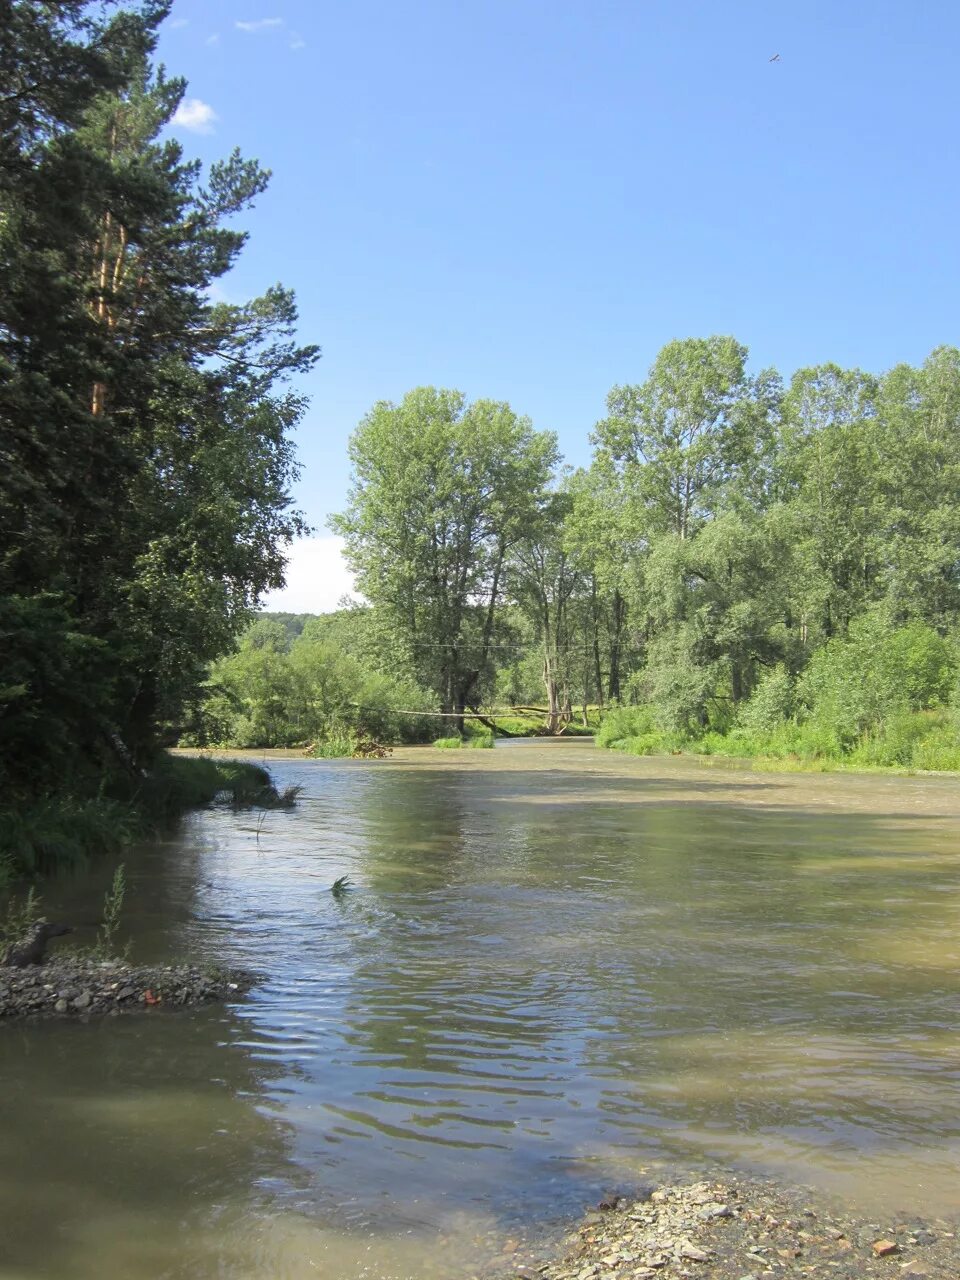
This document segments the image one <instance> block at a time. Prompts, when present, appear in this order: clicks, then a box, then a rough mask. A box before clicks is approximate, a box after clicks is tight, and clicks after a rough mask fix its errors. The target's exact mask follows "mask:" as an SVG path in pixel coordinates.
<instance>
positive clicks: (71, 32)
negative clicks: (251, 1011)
mask: <svg viewBox="0 0 960 1280" xmlns="http://www.w3.org/2000/svg"><path fill="white" fill-rule="evenodd" d="M168 9H169V4H167V3H161V2H157V0H154V2H147V3H141V4H124V5H117V4H115V3H106V4H93V3H85V2H84V0H58V2H57V3H56V4H53V3H48V2H47V0H17V3H15V4H9V3H7V4H4V5H0V654H2V665H0V879H2V875H3V871H4V867H6V868H7V869H8V870H9V869H10V868H13V869H14V870H15V871H22V870H29V869H30V868H32V867H34V866H38V865H42V864H43V863H44V862H45V861H49V860H50V858H51V857H55V856H59V855H61V854H63V853H64V851H65V850H66V851H68V852H69V851H72V852H74V853H78V852H82V851H83V849H85V848H87V847H95V846H98V845H100V844H102V843H103V842H104V841H105V840H107V839H108V838H110V837H111V836H112V834H113V833H115V832H116V831H117V830H118V829H120V828H121V827H122V826H123V825H124V824H125V823H126V824H127V825H128V826H129V825H130V822H131V821H132V818H131V815H132V814H133V809H131V807H130V805H131V802H137V803H139V802H140V801H142V800H143V797H144V795H145V793H146V791H148V790H149V789H150V787H151V786H152V787H153V788H154V790H155V791H156V790H157V789H158V788H159V790H160V791H161V792H162V793H163V794H162V795H160V796H156V795H155V796H154V797H153V803H154V804H157V805H159V806H160V807H161V808H163V807H164V806H166V805H168V804H175V797H174V796H172V795H171V794H170V791H171V788H172V787H174V786H175V785H176V784H175V781H174V780H173V779H172V778H171V777H167V778H166V781H165V782H164V784H163V785H162V786H161V785H160V783H159V782H158V772H162V771H163V770H162V759H163V757H162V756H161V755H160V748H161V747H162V745H163V743H164V742H165V741H173V740H175V737H176V731H177V730H176V726H178V725H179V721H180V717H181V708H182V706H183V704H184V701H185V700H186V699H188V697H190V696H192V695H193V693H194V691H195V689H196V687H197V685H198V683H199V682H200V681H202V679H203V678H204V676H205V673H206V667H207V664H208V663H209V662H210V661H211V660H212V659H213V658H215V657H216V656H218V655H219V654H221V653H223V652H224V651H225V650H228V649H230V648H231V647H232V644H233V642H234V639H235V637H236V634H237V632H238V631H239V630H241V629H242V627H243V626H244V625H245V624H246V622H247V621H248V620H249V617H250V610H251V608H252V607H253V606H255V604H256V602H257V600H258V598H259V596H260V594H261V593H262V592H263V591H264V590H266V589H268V588H270V587H273V586H277V585H278V584H280V583H281V582H282V580H283V565H284V558H283V548H284V545H285V543H287V542H289V540H290V539H291V538H292V537H294V536H295V535H296V534H298V533H299V532H301V531H302V530H303V528H304V526H303V522H302V520H301V519H300V517H299V516H298V515H297V513H296V512H295V511H293V510H292V509H291V506H290V499H289V490H290V486H291V483H292V481H293V479H294V477H295V475H296V466H295V461H294V455H293V449H292V444H291V438H290V437H291V431H292V428H293V427H294V426H295V424H296V423H297V421H298V420H299V418H300V417H301V415H302V412H303V408H304V405H303V402H302V400H301V398H300V397H299V396H298V395H296V394H295V393H293V392H292V391H291V390H290V387H289V385H288V383H289V379H290V378H291V377H292V376H295V375H298V374H300V373H302V372H303V371H304V370H306V369H307V368H309V367H310V365H311V364H312V363H313V362H314V360H315V358H316V355H317V352H316V349H315V348H313V347H309V346H301V345H299V344H298V342H297V340H296V337H295V334H294V326H295V323H296V308H295V304H294V299H293V295H292V294H291V293H290V292H289V291H287V290H286V289H284V288H282V287H279V286H277V287H275V288H271V289H269V290H268V291H267V292H266V293H265V294H264V295H263V296H262V297H259V298H255V299H253V300H252V301H250V302H247V303H239V304H234V303H227V302H223V301H218V300H216V298H217V295H216V293H215V292H214V290H213V286H214V285H215V283H216V281H217V280H218V279H219V278H220V277H222V276H223V275H224V274H225V273H226V272H228V271H229V270H230V269H231V267H232V266H233V265H234V263H235V262H236V260H237V257H238V255H239V253H240V252H241V250H242V248H243V245H244V242H245V239H246V237H245V234H244V232H243V231H242V230H239V229H237V227H236V225H235V219H236V218H237V216H238V215H242V214H243V212H244V211H245V210H246V209H248V208H249V207H250V205H251V204H252V203H253V202H254V201H255V200H256V199H257V197H258V196H259V195H260V194H261V193H262V192H263V191H264V189H265V187H266V183H267V178H268V175H267V173H266V172H265V171H264V170H263V169H261V168H260V166H259V165H258V164H257V163H256V162H255V161H252V160H247V159H244V158H243V157H242V156H241V155H240V154H239V153H238V152H234V153H233V154H232V155H230V156H229V157H228V158H227V159H226V160H224V161H223V162H222V163H219V164H214V165H213V166H212V167H210V168H209V169H208V170H206V171H204V170H203V169H202V168H201V166H200V165H199V163H197V162H195V161H193V160H190V159H188V158H186V157H185V156H184V154H183V152H182V150H181V147H180V145H179V144H178V143H177V142H176V141H175V140H174V139H173V138H172V137H170V136H169V134H168V133H167V132H165V127H166V126H167V125H168V123H169V122H170V121H171V119H172V117H173V115H174V113H175V111H176V109H177V106H178V104H179V103H180V101H181V100H182V97H183V94H184V89H185V85H184V82H183V81H182V80H180V79H169V78H167V77H166V76H165V75H164V73H163V72H162V70H157V69H155V68H154V67H152V65H151V58H152V54H153V51H154V48H155V44H156V38H157V30H158V26H159V24H160V22H161V21H162V20H163V18H164V17H165V16H166V14H167V12H168ZM182 772H183V771H182V770H181V771H180V773H181V774H182ZM208 772H209V771H208ZM178 776H179V775H178ZM215 781H216V780H214V782H215ZM135 807H136V806H135Z"/></svg>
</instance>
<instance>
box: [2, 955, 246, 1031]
mask: <svg viewBox="0 0 960 1280" xmlns="http://www.w3.org/2000/svg"><path fill="white" fill-rule="evenodd" d="M254 981H255V978H254V975H253V974H251V973H247V972H246V971H244V970H227V969H211V968H204V967H202V966H198V965H167V966H150V965H131V964H127V963H126V962H125V961H122V960H106V961H104V960H98V959H95V958H94V957H90V956H70V955H64V956H61V957H59V958H58V959H56V960H54V961H51V962H50V963H49V964H46V965H43V966H38V965H31V966H29V967H28V968H17V967H12V966H0V1019H4V1018H35V1017H48V1016H59V1017H79V1016H85V1017H89V1016H90V1015H94V1014H106V1013H117V1012H128V1011H133V1010H139V1011H142V1010H154V1009H163V1008H169V1007H173V1008H185V1007H187V1006H190V1005H201V1004H211V1003H214V1002H216V1001H222V1000H234V999H236V998H237V997H238V996H241V995H243V994H244V993H245V992H247V991H249V990H250V988H251V987H252V986H253V984H254Z"/></svg>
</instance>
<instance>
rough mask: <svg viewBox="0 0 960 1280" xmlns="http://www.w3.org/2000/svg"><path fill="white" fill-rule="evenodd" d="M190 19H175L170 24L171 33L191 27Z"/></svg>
mask: <svg viewBox="0 0 960 1280" xmlns="http://www.w3.org/2000/svg"><path fill="white" fill-rule="evenodd" d="M189 25H190V19H189V18H174V19H173V20H172V21H171V23H170V30H171V31H179V30H180V28H181V27H189Z"/></svg>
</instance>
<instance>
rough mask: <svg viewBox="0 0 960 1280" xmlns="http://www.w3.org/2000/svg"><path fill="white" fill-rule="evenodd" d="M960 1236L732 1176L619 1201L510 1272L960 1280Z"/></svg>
mask: <svg viewBox="0 0 960 1280" xmlns="http://www.w3.org/2000/svg"><path fill="white" fill-rule="evenodd" d="M958 1232H960V1222H958V1221H950V1220H948V1219H945V1218H934V1219H930V1220H926V1219H921V1218H917V1217H908V1216H905V1215H893V1216H887V1217H886V1218H883V1219H881V1218H876V1217H875V1218H872V1219H870V1220H868V1219H866V1218H864V1217H861V1216H855V1215H851V1214H850V1213H847V1212H844V1211H843V1210H842V1209H839V1208H838V1207H837V1205H835V1204H833V1203H831V1202H827V1201H826V1200H825V1199H824V1198H823V1197H822V1196H818V1195H817V1194H816V1193H814V1192H812V1191H811V1190H810V1189H809V1188H790V1187H787V1186H784V1185H782V1184H780V1183H776V1182H773V1181H771V1180H766V1179H760V1178H751V1177H748V1176H738V1175H732V1174H724V1176H723V1177H722V1178H721V1179H719V1180H714V1179H712V1178H711V1179H705V1180H700V1181H691V1182H677V1183H674V1184H670V1185H664V1186H660V1187H657V1188H656V1189H652V1188H651V1190H650V1191H649V1192H648V1193H647V1194H644V1195H642V1196H640V1197H639V1198H637V1197H633V1198H631V1199H624V1200H621V1199H619V1198H618V1197H609V1198H607V1199H605V1200H603V1201H601V1202H600V1205H599V1206H598V1207H597V1209H595V1210H593V1211H591V1212H590V1213H588V1214H587V1215H586V1216H585V1218H584V1219H583V1221H582V1222H581V1223H580V1224H579V1225H578V1226H577V1227H576V1229H575V1230H574V1231H573V1232H572V1233H571V1234H570V1235H569V1236H568V1237H567V1238H566V1239H565V1240H564V1242H563V1245H562V1247H561V1253H560V1256H559V1257H557V1258H555V1259H554V1260H550V1261H545V1262H544V1261H542V1260H538V1259H537V1258H536V1257H535V1256H530V1257H528V1258H524V1259H523V1260H521V1259H518V1258H514V1259H513V1260H512V1261H511V1263H510V1265H509V1268H508V1269H506V1270H507V1273H508V1274H510V1275H513V1276H515V1277H517V1280H655V1278H659V1280H689V1278H690V1277H701V1278H702V1280H775V1278H776V1277H788V1276H818V1277H820V1276H824V1277H825V1276H831V1277H835V1278H836V1280H863V1278H864V1277H871V1276H876V1277H878V1278H879V1277H894V1276H903V1277H906V1276H911V1277H918V1278H919V1277H927V1278H928V1280H956V1277H957V1275H958V1274H960V1243H958ZM501 1274H503V1269H501Z"/></svg>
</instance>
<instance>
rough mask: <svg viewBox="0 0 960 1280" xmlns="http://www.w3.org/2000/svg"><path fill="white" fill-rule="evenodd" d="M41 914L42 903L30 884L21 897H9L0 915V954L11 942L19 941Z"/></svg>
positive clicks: (0, 954)
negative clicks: (0, 915)
mask: <svg viewBox="0 0 960 1280" xmlns="http://www.w3.org/2000/svg"><path fill="white" fill-rule="evenodd" d="M42 915H43V904H42V902H41V900H40V895H39V894H38V893H37V891H36V888H35V887H34V886H33V885H31V886H30V888H29V889H28V890H27V892H26V893H25V894H24V896H23V898H22V899H21V898H17V897H11V898H10V899H9V901H8V902H7V908H6V911H5V912H4V914H3V916H2V917H0V956H2V955H3V954H4V952H5V951H6V949H7V947H9V946H10V945H11V944H12V943H15V942H19V941H20V939H21V938H22V937H23V935H24V934H25V933H26V932H27V930H28V929H29V928H30V926H31V925H32V924H35V923H36V922H37V921H38V920H39V919H40V918H41V916H42Z"/></svg>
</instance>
